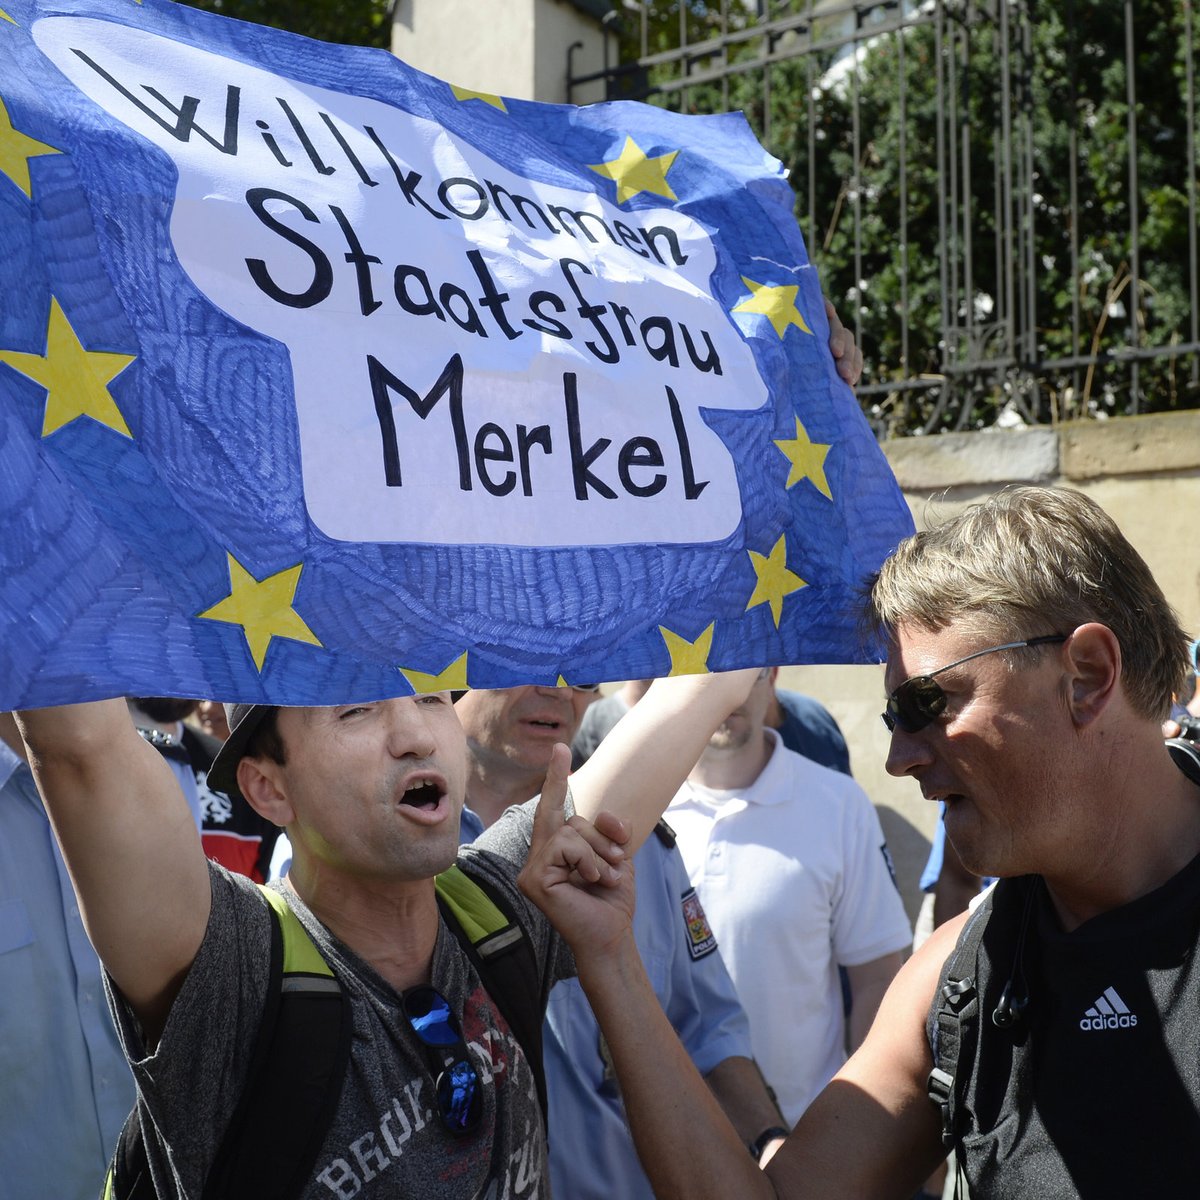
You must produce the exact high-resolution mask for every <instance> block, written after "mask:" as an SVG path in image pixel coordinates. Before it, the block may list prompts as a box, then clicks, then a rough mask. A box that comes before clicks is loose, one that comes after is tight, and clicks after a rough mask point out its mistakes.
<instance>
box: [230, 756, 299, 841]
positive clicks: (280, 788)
mask: <svg viewBox="0 0 1200 1200" xmlns="http://www.w3.org/2000/svg"><path fill="white" fill-rule="evenodd" d="M237 782H238V789H239V790H240V791H241V793H242V795H243V796H245V798H246V802H247V803H248V804H249V805H250V807H251V808H252V809H254V811H255V812H256V813H258V814H259V816H262V817H266V819H267V820H268V821H270V822H271V824H272V825H278V826H279V827H280V828H282V827H283V826H285V825H290V824H291V823H292V821H293V820H295V816H296V814H295V812H294V811H293V810H292V806H291V804H290V803H289V802H288V798H287V792H286V790H285V789H284V784H283V773H282V771H281V769H280V766H279V764H278V763H277V762H275V761H273V760H272V759H269V758H243V759H241V760H240V761H239V762H238V765H237Z"/></svg>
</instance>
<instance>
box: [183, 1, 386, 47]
mask: <svg viewBox="0 0 1200 1200" xmlns="http://www.w3.org/2000/svg"><path fill="white" fill-rule="evenodd" d="M181 2H182V3H185V4H188V5H189V6H190V7H192V8H202V9H204V10H205V11H206V12H215V13H220V14H221V15H222V16H225V17H235V18H237V20H239V21H252V22H253V23H254V24H255V25H271V26H273V27H274V28H276V29H287V30H289V31H290V32H291V33H300V34H303V35H304V36H305V37H310V38H316V39H317V40H318V41H322V42H341V43H343V44H345V45H349V46H381V47H383V48H384V49H385V50H386V49H387V48H388V46H389V45H390V44H391V36H392V27H391V22H390V20H389V19H388V9H389V6H388V4H387V0H181Z"/></svg>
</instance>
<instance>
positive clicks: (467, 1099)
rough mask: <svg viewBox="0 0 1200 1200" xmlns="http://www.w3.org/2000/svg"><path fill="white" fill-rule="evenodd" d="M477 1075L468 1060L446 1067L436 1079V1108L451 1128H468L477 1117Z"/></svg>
mask: <svg viewBox="0 0 1200 1200" xmlns="http://www.w3.org/2000/svg"><path fill="white" fill-rule="evenodd" d="M478 1089H479V1077H478V1076H477V1075H476V1074H475V1068H474V1067H472V1066H471V1064H470V1063H468V1062H456V1063H454V1064H453V1065H452V1066H450V1067H447V1068H446V1070H445V1071H443V1072H442V1074H441V1076H440V1077H439V1079H438V1083H437V1091H438V1108H439V1109H440V1110H441V1113H442V1117H443V1118H444V1119H445V1121H446V1124H447V1125H449V1126H450V1127H451V1128H452V1129H459V1130H465V1129H469V1128H470V1127H471V1126H472V1124H473V1123H474V1122H475V1121H476V1120H477V1119H478V1113H477V1110H476V1104H475V1101H476V1096H477V1094H478Z"/></svg>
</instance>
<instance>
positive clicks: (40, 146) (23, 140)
mask: <svg viewBox="0 0 1200 1200" xmlns="http://www.w3.org/2000/svg"><path fill="white" fill-rule="evenodd" d="M0 15H3V16H4V17H5V19H6V20H9V21H12V17H10V16H9V15H8V14H7V13H4V14H0ZM13 24H14V25H15V24H16V22H15V21H13ZM61 153H62V151H61V150H59V149H58V147H57V146H48V145H47V144H46V143H45V142H39V141H38V140H37V139H36V138H31V137H27V136H26V135H25V134H23V133H21V132H19V131H18V130H16V129H14V128H13V123H12V119H11V118H10V117H9V115H8V109H7V108H5V107H4V101H3V100H0V171H2V172H3V173H4V174H5V175H7V176H8V177H9V179H11V180H12V181H13V183H15V184H16V185H17V187H19V188H20V189H21V191H23V192H24V193H25V195H26V196H28V197H29V198H30V199H31V200H32V199H33V190H32V187H31V186H30V181H29V160H30V159H31V158H40V157H41V156H42V155H43V154H61Z"/></svg>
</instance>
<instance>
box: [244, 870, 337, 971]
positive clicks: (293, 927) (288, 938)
mask: <svg viewBox="0 0 1200 1200" xmlns="http://www.w3.org/2000/svg"><path fill="white" fill-rule="evenodd" d="M258 890H259V891H260V892H261V893H262V897H263V899H264V900H265V901H266V902H267V903H268V904H269V905H270V906H271V908H272V909H273V910H274V912H275V916H276V918H277V920H278V921H279V932H280V933H281V934H282V935H283V987H284V990H285V991H294V990H295V988H296V986H298V985H297V983H295V982H292V983H289V980H288V977H289V976H296V977H299V978H301V979H303V978H308V979H312V978H313V977H320V978H324V979H330V980H333V978H334V976H333V971H332V970H331V969H330V966H329V964H328V963H327V962H326V961H325V960H324V958H322V957H321V952H320V951H319V950H318V949H317V947H316V944H315V943H314V942H313V940H312V938H311V937H309V935H308V930H307V929H305V928H304V926H303V925H302V924H301V923H300V918H299V917H297V916H296V914H295V913H294V912H292V909H291V906H290V905H289V904H288V902H287V901H286V900H285V899H284V898H283V896H282V895H280V893H279V892H277V891H276V890H275V889H274V888H271V887H267V886H266V885H265V884H261V883H260V884H258ZM337 986H338V985H337V981H336V980H334V987H335V988H336V987H337Z"/></svg>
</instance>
